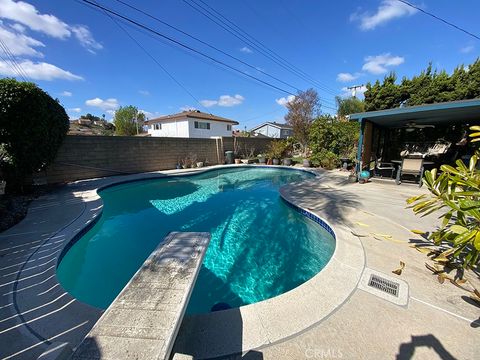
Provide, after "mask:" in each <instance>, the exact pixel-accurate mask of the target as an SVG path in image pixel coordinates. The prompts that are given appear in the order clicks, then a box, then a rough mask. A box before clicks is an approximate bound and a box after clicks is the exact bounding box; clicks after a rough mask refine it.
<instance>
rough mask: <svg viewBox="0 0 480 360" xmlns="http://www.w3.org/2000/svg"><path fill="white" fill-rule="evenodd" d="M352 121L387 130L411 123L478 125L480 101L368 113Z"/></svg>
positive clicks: (445, 103) (355, 117)
mask: <svg viewBox="0 0 480 360" xmlns="http://www.w3.org/2000/svg"><path fill="white" fill-rule="evenodd" d="M350 121H359V122H364V121H370V122H372V123H374V124H376V125H379V126H382V127H387V128H395V127H402V126H405V125H406V124H408V123H410V122H414V123H415V124H419V125H422V124H425V125H437V124H438V125H439V124H442V123H443V124H445V125H447V124H454V123H469V122H472V121H473V122H475V123H478V122H480V99H473V100H461V101H449V102H444V103H437V104H428V105H418V106H408V107H401V108H395V109H388V110H379V111H367V112H363V113H356V114H351V115H350Z"/></svg>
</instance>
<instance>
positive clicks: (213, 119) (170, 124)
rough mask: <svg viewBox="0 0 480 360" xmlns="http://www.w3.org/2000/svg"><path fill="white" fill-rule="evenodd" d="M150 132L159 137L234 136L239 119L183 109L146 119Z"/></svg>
mask: <svg viewBox="0 0 480 360" xmlns="http://www.w3.org/2000/svg"><path fill="white" fill-rule="evenodd" d="M145 125H147V127H148V133H149V134H150V135H151V136H159V137H182V138H212V137H220V136H224V137H227V136H232V130H233V126H234V125H238V122H237V121H234V120H230V119H226V118H223V117H220V116H216V115H213V114H207V113H203V112H201V111H199V110H190V111H183V112H181V113H178V114H173V115H167V116H161V117H158V118H156V119H151V120H147V121H145Z"/></svg>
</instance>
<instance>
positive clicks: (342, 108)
mask: <svg viewBox="0 0 480 360" xmlns="http://www.w3.org/2000/svg"><path fill="white" fill-rule="evenodd" d="M335 101H336V103H337V116H338V117H339V118H340V119H342V120H346V118H347V116H348V115H350V114H355V113H360V112H364V111H365V103H364V102H363V101H362V100H360V99H358V98H356V97H353V96H352V97H348V98H342V97H340V96H336V97H335Z"/></svg>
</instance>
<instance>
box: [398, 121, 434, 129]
mask: <svg viewBox="0 0 480 360" xmlns="http://www.w3.org/2000/svg"><path fill="white" fill-rule="evenodd" d="M404 127H405V128H407V129H406V130H407V131H413V130H415V129H425V128H434V127H435V125H431V124H417V123H416V122H415V121H409V122H407V123H406V124H405V126H404Z"/></svg>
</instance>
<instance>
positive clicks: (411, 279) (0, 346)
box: [0, 171, 480, 359]
mask: <svg viewBox="0 0 480 360" xmlns="http://www.w3.org/2000/svg"><path fill="white" fill-rule="evenodd" d="M168 173H170V174H171V173H178V172H176V171H175V172H161V173H153V174H137V175H129V176H122V177H112V178H105V179H96V180H89V181H81V182H77V183H72V184H69V185H68V186H65V187H63V188H61V189H59V190H57V191H55V192H53V193H51V194H49V195H46V196H44V197H41V198H39V199H38V200H35V201H34V202H32V204H31V206H30V209H29V213H28V215H27V217H26V218H25V219H24V220H23V221H22V222H21V223H20V224H18V225H16V226H15V227H13V228H11V229H9V230H7V231H6V232H4V233H2V234H0V276H1V279H2V281H1V283H0V290H1V293H0V295H1V297H0V357H1V358H25V359H32V358H36V357H38V355H40V354H41V353H42V352H43V351H45V349H46V348H47V347H48V346H49V345H50V344H51V343H54V342H70V343H71V345H72V346H76V345H77V344H79V343H80V341H81V340H82V338H83V337H84V336H85V334H86V333H87V332H88V331H89V330H90V328H91V327H92V326H93V324H94V323H95V321H96V320H97V319H98V317H99V316H100V314H101V311H100V310H98V309H95V308H92V307H90V306H88V305H85V304H82V303H80V302H78V301H76V300H75V299H73V298H72V297H71V296H70V295H69V294H68V293H65V291H64V290H63V289H61V287H59V286H58V285H56V284H55V283H54V276H55V273H54V271H55V267H56V261H55V260H54V259H56V257H57V256H58V252H59V251H60V250H61V248H62V247H63V243H64V242H65V241H66V240H65V239H66V238H68V237H69V236H70V237H71V236H72V234H75V233H78V232H80V231H81V228H80V227H78V226H75V225H76V221H83V222H84V223H86V222H88V221H92V218H93V217H94V216H95V214H98V212H99V211H100V210H101V201H99V198H98V196H97V195H96V193H95V189H96V188H98V187H101V186H105V185H107V184H110V183H113V182H117V181H124V180H133V179H135V178H140V177H145V176H152V177H155V176H158V175H159V174H168ZM419 191H420V192H421V191H422V190H419V189H418V188H416V187H411V186H405V185H402V186H399V187H397V186H395V185H389V184H377V183H375V184H365V185H360V184H348V182H347V181H346V177H345V176H343V175H342V174H341V173H338V172H327V173H325V174H324V175H323V177H322V180H321V181H318V182H317V183H314V184H309V185H308V186H288V187H287V188H286V189H284V190H283V192H284V193H285V194H288V196H290V197H291V198H292V199H294V202H295V203H296V204H298V205H300V206H301V207H303V208H305V209H309V210H310V211H312V212H313V213H316V214H318V215H319V216H320V217H323V218H325V219H326V220H327V221H328V222H330V223H332V224H335V225H337V224H338V225H341V226H344V227H345V228H346V229H352V230H353V231H354V232H355V233H359V232H362V233H364V234H365V235H368V236H365V237H361V238H356V237H355V238H356V241H357V242H358V243H360V242H361V244H362V246H363V251H364V252H365V261H366V266H367V267H368V268H372V269H374V270H377V271H380V272H382V273H385V274H390V275H392V276H396V275H393V274H391V271H392V270H394V269H395V268H397V267H398V264H399V261H400V260H402V261H404V262H405V263H406V268H405V270H404V272H403V273H402V275H401V276H399V278H400V279H402V280H405V281H406V282H407V283H408V285H409V294H408V305H407V306H406V307H401V306H398V305H394V304H392V303H390V302H388V301H386V300H384V299H381V298H379V297H377V296H374V295H372V294H370V293H367V292H365V291H363V290H361V289H358V288H356V287H355V286H353V287H352V289H351V291H350V293H349V295H348V296H347V297H346V298H345V299H344V300H343V302H340V303H338V304H337V307H335V308H334V309H333V310H332V311H330V312H328V314H327V315H326V316H324V317H322V319H321V320H320V322H318V321H312V318H314V317H315V316H317V315H318V312H319V308H312V307H308V306H305V304H303V306H304V308H303V313H304V314H305V316H304V318H305V319H306V320H309V321H310V322H311V324H310V327H309V328H308V329H305V328H303V329H301V327H302V326H298V329H299V331H300V333H292V334H290V335H288V339H284V336H283V335H285V334H277V335H278V339H277V340H278V341H271V339H273V337H268V336H273V335H274V334H275V332H277V333H279V332H281V331H282V329H281V328H279V326H278V324H275V323H274V322H272V323H270V322H265V319H267V318H263V319H262V320H260V321H263V322H261V327H259V331H258V333H259V335H260V336H265V337H266V340H268V341H266V342H264V343H263V345H260V346H251V347H250V346H246V345H248V344H247V343H246V337H245V336H250V337H254V336H255V335H254V334H252V333H251V331H250V330H249V331H248V333H246V329H245V328H244V323H246V320H247V319H246V318H242V314H241V312H237V314H236V316H235V317H233V318H230V319H227V321H228V323H224V327H223V328H221V327H220V328H219V329H220V330H222V329H223V330H222V331H223V332H228V331H231V332H234V333H235V334H236V339H235V341H236V343H235V344H233V348H235V349H236V351H232V352H235V353H238V354H237V355H234V356H233V357H229V358H245V359H249V358H252V359H263V358H265V359H292V358H296V359H304V358H310V359H312V358H313V359H315V358H346V359H350V358H352V359H353V358H355V359H358V358H382V359H383V358H393V357H396V356H397V357H399V358H410V355H412V354H413V353H414V355H415V356H418V358H464V359H469V358H478V357H479V356H480V350H479V349H478V347H475V346H476V344H477V343H478V340H479V339H480V335H479V332H478V331H479V330H478V329H477V327H478V326H480V321H478V319H479V313H480V311H479V308H478V307H476V306H475V305H473V304H472V303H470V302H468V300H466V299H465V298H466V296H467V295H468V294H467V293H466V292H465V291H463V290H461V289H458V288H456V287H454V286H453V285H451V284H443V285H441V284H439V283H438V282H437V281H436V279H435V278H434V277H433V276H432V275H431V274H430V273H429V272H428V271H427V270H426V269H425V268H424V262H425V256H424V255H423V254H421V253H419V252H417V251H415V250H414V249H411V248H409V246H408V244H409V241H410V239H414V238H415V236H413V234H411V233H410V232H409V231H408V229H410V228H421V229H432V228H433V227H434V226H435V225H436V219H435V218H434V217H430V218H418V217H415V216H414V215H413V214H412V213H411V211H410V210H406V209H404V207H405V203H404V201H405V198H406V197H408V196H411V195H414V194H418V193H419ZM72 225H74V226H72ZM336 227H337V226H335V228H336ZM373 234H390V235H391V236H392V237H391V238H382V239H380V240H379V237H378V236H375V235H373ZM352 240H355V239H352ZM362 268H363V265H362ZM361 270H362V269H360V273H361ZM320 274H321V273H320ZM349 280H352V279H349ZM356 282H358V279H357V281H356ZM343 285H344V284H341V283H340V284H339V283H329V284H328V285H326V286H325V287H324V288H322V293H319V294H318V295H322V296H326V297H328V295H329V294H331V295H332V298H334V297H335V296H337V294H338V292H339V288H341V287H342V286H343ZM295 305H297V304H295ZM253 306H255V304H254V305H253ZM300 306H302V304H300ZM240 309H241V308H240ZM310 315H311V316H310ZM285 316H288V314H283V315H281V314H275V313H273V314H272V316H270V317H269V319H275V317H277V318H278V319H279V320H282V317H283V318H284V319H285ZM188 321H189V319H188V318H186V319H185V321H184V324H183V326H182V330H181V332H180V334H179V341H178V344H176V348H177V349H182V350H184V351H182V352H184V353H185V354H188V353H189V352H190V353H194V352H195V351H198V349H197V350H195V349H188V348H185V347H183V348H182V341H181V339H182V331H184V332H185V331H186V332H188ZM290 322H292V321H290ZM229 324H230V325H229ZM293 325H295V324H293ZM297 325H298V324H297ZM265 329H266V330H268V331H270V335H268V334H265V331H264V330H265ZM244 332H245V334H244ZM272 334H273V335H272ZM212 335H214V334H212ZM282 339H283V340H282ZM215 340H216V339H215V338H212V339H211V341H212V342H213V343H212V346H213V345H215ZM217 340H218V339H217ZM226 345H228V344H223V345H222V344H221V345H218V343H217V346H223V347H225V346H226ZM183 346H184V345H183ZM252 348H253V350H251V351H248V350H249V349H252ZM246 351H248V352H247V353H246V354H243V355H242V353H244V352H246ZM340 355H341V356H340ZM449 356H450V357H449Z"/></svg>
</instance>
